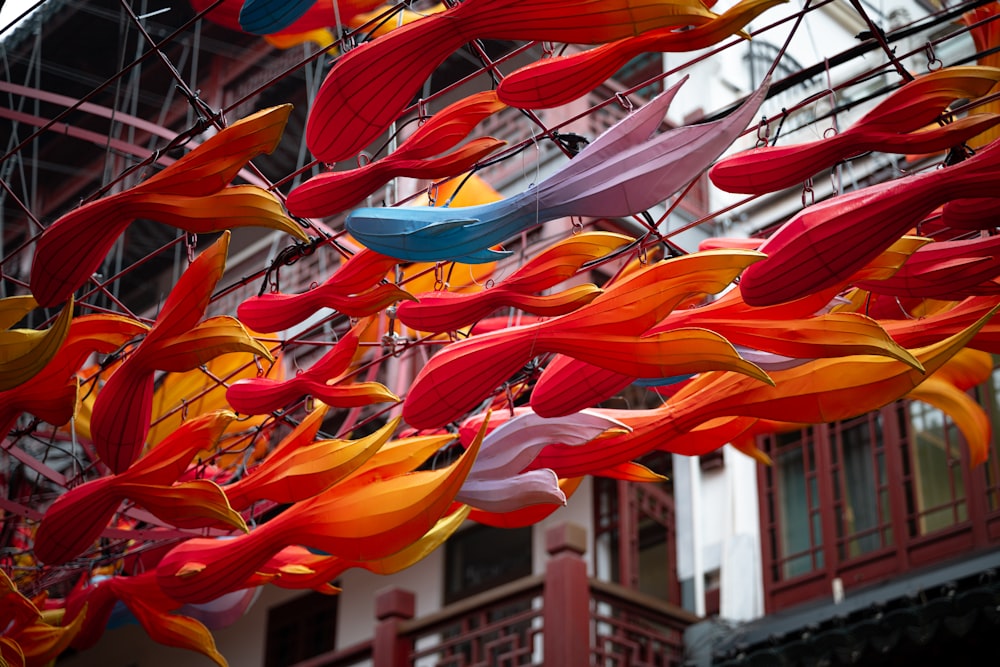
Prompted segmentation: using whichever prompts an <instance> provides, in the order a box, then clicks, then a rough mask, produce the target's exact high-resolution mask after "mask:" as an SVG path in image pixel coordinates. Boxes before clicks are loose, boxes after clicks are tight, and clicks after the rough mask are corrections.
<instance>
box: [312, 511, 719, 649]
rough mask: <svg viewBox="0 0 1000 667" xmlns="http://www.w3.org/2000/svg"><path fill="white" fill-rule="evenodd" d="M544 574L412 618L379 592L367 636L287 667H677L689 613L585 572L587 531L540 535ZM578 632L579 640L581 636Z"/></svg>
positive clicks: (410, 602) (406, 604)
mask: <svg viewBox="0 0 1000 667" xmlns="http://www.w3.org/2000/svg"><path fill="white" fill-rule="evenodd" d="M546 544H547V548H548V553H549V561H548V563H547V564H546V568H545V574H544V575H535V576H531V577H525V578H523V579H519V580H517V581H514V582H511V583H509V584H506V585H504V586H499V587H497V588H495V589H493V590H490V591H487V592H485V593H482V594H480V595H476V596H473V597H470V598H466V599H465V600H462V601H460V602H457V603H455V604H452V605H449V606H447V607H444V608H442V609H441V610H440V611H438V612H435V613H433V614H429V615H427V616H424V617H422V618H414V609H415V598H414V595H413V593H411V592H409V591H406V590H402V589H399V588H389V589H384V590H383V591H381V592H380V593H379V595H378V597H377V598H376V602H375V615H376V618H375V619H374V623H375V636H374V638H373V639H372V640H370V641H365V642H361V643H359V644H356V645H354V646H350V647H347V648H344V649H340V650H336V651H332V652H330V653H327V654H324V655H320V656H317V657H315V658H311V659H309V660H306V661H303V662H300V663H297V664H296V665H295V666H294V667H360V666H362V665H373V666H374V667H424V666H427V667H430V666H432V665H433V666H434V667H501V666H502V667H508V666H509V667H514V666H522V665H523V666H538V667H541V666H542V665H545V667H580V666H581V665H594V666H599V667H626V666H628V667H679V665H681V664H682V663H683V660H684V647H683V635H684V629H685V628H686V627H687V626H689V625H691V624H692V623H694V622H696V621H698V620H699V619H698V617H696V616H694V615H693V614H691V613H689V612H687V611H685V610H683V609H681V608H679V607H677V606H675V605H672V604H669V603H666V602H663V601H661V600H658V599H656V598H652V597H649V596H646V595H643V594H641V593H637V592H635V591H632V590H630V589H627V588H624V587H622V586H619V585H617V584H613V583H609V582H606V581H600V580H597V579H592V578H589V577H587V568H586V563H585V562H584V560H583V558H582V555H583V553H584V550H585V544H586V533H585V531H584V530H583V529H582V528H580V527H579V526H573V525H562V526H557V527H555V528H553V529H551V530H550V531H549V532H548V533H547V535H546ZM584 638H586V641H584Z"/></svg>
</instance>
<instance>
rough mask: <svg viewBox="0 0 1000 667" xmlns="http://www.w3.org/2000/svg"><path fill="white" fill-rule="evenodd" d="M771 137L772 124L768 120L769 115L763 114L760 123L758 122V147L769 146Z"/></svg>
mask: <svg viewBox="0 0 1000 667" xmlns="http://www.w3.org/2000/svg"><path fill="white" fill-rule="evenodd" d="M770 137H771V124H770V123H769V122H768V120H767V116H761V117H760V123H758V124H757V148H761V147H763V146H767V143H768V140H769V139H770Z"/></svg>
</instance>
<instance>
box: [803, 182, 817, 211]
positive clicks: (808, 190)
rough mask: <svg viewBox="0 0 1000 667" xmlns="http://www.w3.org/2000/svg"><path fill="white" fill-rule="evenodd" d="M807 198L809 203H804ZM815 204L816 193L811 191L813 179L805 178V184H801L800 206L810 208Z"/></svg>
mask: <svg viewBox="0 0 1000 667" xmlns="http://www.w3.org/2000/svg"><path fill="white" fill-rule="evenodd" d="M807 196H808V198H809V203H808V204H807V203H806V197H807ZM815 203H816V192H815V191H813V179H812V178H807V179H806V181H805V183H803V184H802V206H803V207H806V206H811V205H813V204H815Z"/></svg>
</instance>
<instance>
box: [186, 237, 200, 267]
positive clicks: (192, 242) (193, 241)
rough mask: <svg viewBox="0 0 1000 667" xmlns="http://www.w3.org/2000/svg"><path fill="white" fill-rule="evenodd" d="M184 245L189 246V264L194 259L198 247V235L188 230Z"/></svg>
mask: <svg viewBox="0 0 1000 667" xmlns="http://www.w3.org/2000/svg"><path fill="white" fill-rule="evenodd" d="M184 245H186V246H187V257H188V264H190V263H191V262H193V261H194V249H195V248H197V247H198V235H197V234H192V233H191V232H187V233H186V235H185V237H184Z"/></svg>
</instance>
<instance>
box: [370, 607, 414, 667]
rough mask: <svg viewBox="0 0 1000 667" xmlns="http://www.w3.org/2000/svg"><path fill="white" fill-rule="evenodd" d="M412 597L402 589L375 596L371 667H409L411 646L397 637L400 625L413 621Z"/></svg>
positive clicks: (409, 642)
mask: <svg viewBox="0 0 1000 667" xmlns="http://www.w3.org/2000/svg"><path fill="white" fill-rule="evenodd" d="M415 608H416V596H415V595H414V594H413V593H412V592H410V591H408V590H404V589H402V588H383V589H381V590H380V591H378V592H377V593H376V594H375V618H376V621H377V622H376V624H375V640H374V642H373V645H372V664H373V665H374V667H409V664H410V651H411V650H412V649H413V642H412V641H411V640H409V639H408V638H407V637H405V636H404V635H402V634H401V633H400V627H399V626H400V625H402V623H403V622H404V621H408V620H410V619H411V618H413V614H414V610H415Z"/></svg>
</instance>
